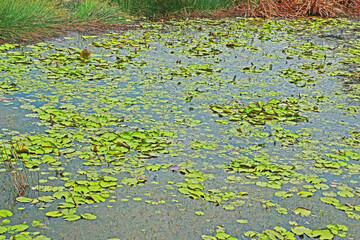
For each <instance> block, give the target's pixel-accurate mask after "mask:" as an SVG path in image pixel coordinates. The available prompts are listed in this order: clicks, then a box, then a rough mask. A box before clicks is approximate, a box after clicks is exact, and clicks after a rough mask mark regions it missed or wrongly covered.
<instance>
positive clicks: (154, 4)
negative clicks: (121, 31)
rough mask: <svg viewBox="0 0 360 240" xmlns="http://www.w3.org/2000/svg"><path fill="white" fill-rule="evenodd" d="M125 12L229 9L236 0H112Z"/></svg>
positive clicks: (164, 13) (146, 13)
mask: <svg viewBox="0 0 360 240" xmlns="http://www.w3.org/2000/svg"><path fill="white" fill-rule="evenodd" d="M112 1H113V2H116V3H117V4H119V6H120V8H121V9H122V10H123V11H124V12H128V13H130V14H133V15H136V16H145V17H148V18H159V17H167V16H170V15H174V14H175V15H176V14H178V15H180V14H183V13H194V12H203V11H211V10H218V9H228V8H230V7H232V6H233V5H234V4H235V2H236V1H235V0H112Z"/></svg>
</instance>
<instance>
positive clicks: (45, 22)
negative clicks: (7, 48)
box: [0, 0, 67, 38]
mask: <svg viewBox="0 0 360 240" xmlns="http://www.w3.org/2000/svg"><path fill="white" fill-rule="evenodd" d="M66 15H67V13H66V11H65V9H60V8H59V7H58V6H57V5H56V1H55V0H31V1H26V2H24V1H22V0H2V1H0V37H1V38H3V37H6V36H7V35H10V36H12V35H14V34H18V33H19V32H26V31H30V30H36V31H40V32H43V31H46V30H47V29H49V28H53V27H54V24H57V23H59V22H62V21H64V20H65V19H66Z"/></svg>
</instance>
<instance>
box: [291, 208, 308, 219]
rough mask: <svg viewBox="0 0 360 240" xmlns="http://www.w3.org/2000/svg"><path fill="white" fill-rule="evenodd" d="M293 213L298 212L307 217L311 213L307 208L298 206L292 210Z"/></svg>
mask: <svg viewBox="0 0 360 240" xmlns="http://www.w3.org/2000/svg"><path fill="white" fill-rule="evenodd" d="M293 212H294V213H295V214H300V215H301V216H302V217H309V216H310V214H311V211H310V210H309V209H306V208H303V207H298V208H295V209H294V210H293Z"/></svg>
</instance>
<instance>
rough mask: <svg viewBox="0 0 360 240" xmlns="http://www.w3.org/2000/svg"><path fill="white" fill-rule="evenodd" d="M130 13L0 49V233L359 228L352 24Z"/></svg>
mask: <svg viewBox="0 0 360 240" xmlns="http://www.w3.org/2000/svg"><path fill="white" fill-rule="evenodd" d="M136 24H137V25H138V27H139V28H138V29H137V30H131V31H121V32H111V33H107V34H104V35H102V36H83V35H81V34H76V33H74V34H71V35H69V36H67V37H64V38H59V39H55V40H49V41H47V42H44V43H37V44H34V45H29V46H19V45H12V44H5V45H2V46H0V99H1V104H0V111H1V114H0V129H1V130H0V142H1V144H0V152H1V154H2V158H1V160H0V161H1V169H0V183H1V186H2V188H1V194H0V206H1V207H0V209H2V210H0V217H1V225H0V234H2V235H1V236H0V238H1V239H17V240H19V239H316V238H319V239H358V237H357V236H359V235H360V224H359V220H360V186H359V181H360V179H359V176H360V162H359V161H360V121H359V119H360V114H359V111H360V32H359V29H360V23H359V22H356V21H351V20H347V19H296V20H269V19H268V20H266V19H253V18H247V19H244V18H226V19H220V20H213V19H193V20H188V21H169V22H166V23H164V22H156V23H146V22H141V23H136ZM84 49H88V50H89V51H90V55H91V56H87V55H86V54H85V55H84V54H83V53H84ZM82 52H83V53H82ZM80 56H81V57H80ZM14 236H16V237H14Z"/></svg>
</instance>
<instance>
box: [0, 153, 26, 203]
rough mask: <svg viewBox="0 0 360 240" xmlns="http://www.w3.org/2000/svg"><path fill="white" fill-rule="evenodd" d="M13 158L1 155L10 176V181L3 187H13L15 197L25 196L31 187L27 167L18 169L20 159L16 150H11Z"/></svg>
mask: <svg viewBox="0 0 360 240" xmlns="http://www.w3.org/2000/svg"><path fill="white" fill-rule="evenodd" d="M10 153H11V155H12V156H11V157H10V156H9V155H7V154H5V153H3V154H1V156H2V160H3V163H4V165H5V168H6V170H7V173H8V174H9V181H8V182H7V183H5V184H4V185H3V187H5V186H11V187H12V188H13V192H14V195H15V197H20V196H23V195H25V193H26V191H27V190H28V188H29V187H30V183H29V178H28V174H27V172H26V169H25V167H24V166H23V167H22V168H18V162H19V157H18V155H17V153H16V151H15V148H14V149H12V150H10Z"/></svg>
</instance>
